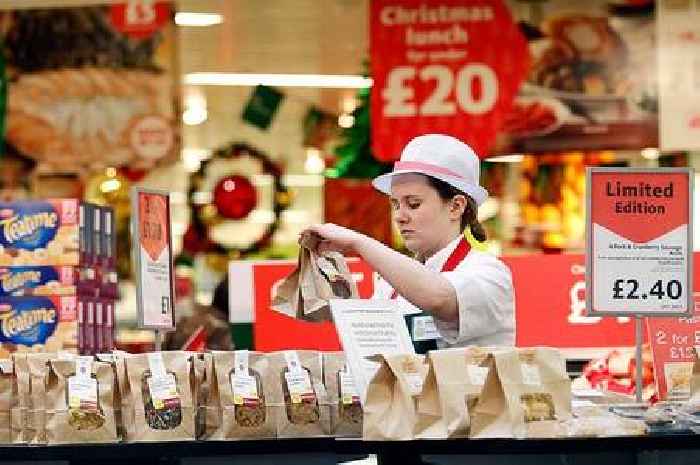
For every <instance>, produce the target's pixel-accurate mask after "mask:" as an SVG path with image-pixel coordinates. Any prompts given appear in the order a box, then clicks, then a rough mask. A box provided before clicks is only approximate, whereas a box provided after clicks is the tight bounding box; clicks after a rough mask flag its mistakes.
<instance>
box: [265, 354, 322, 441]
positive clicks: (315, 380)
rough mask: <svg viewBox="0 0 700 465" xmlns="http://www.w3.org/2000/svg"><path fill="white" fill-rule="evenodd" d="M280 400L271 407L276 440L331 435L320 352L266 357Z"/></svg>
mask: <svg viewBox="0 0 700 465" xmlns="http://www.w3.org/2000/svg"><path fill="white" fill-rule="evenodd" d="M268 358H269V361H270V365H271V369H272V372H273V375H274V376H275V377H276V379H277V384H278V385H279V386H281V392H282V397H281V398H280V399H275V402H274V403H271V406H272V407H275V408H274V410H275V411H278V413H276V414H275V415H274V417H275V419H276V420H277V427H276V431H277V437H278V438H298V437H317V436H328V435H330V429H331V424H330V411H329V406H328V393H327V392H326V388H325V386H324V385H323V360H322V354H321V352H316V351H313V350H285V351H281V352H274V353H272V354H269V355H268Z"/></svg>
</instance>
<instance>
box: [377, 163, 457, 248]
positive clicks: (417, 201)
mask: <svg viewBox="0 0 700 465" xmlns="http://www.w3.org/2000/svg"><path fill="white" fill-rule="evenodd" d="M390 198H391V209H392V212H393V217H394V221H396V225H397V226H398V229H399V232H400V233H401V237H402V238H403V240H404V243H405V244H406V248H408V250H410V251H411V252H413V253H415V254H417V255H419V256H422V257H430V256H431V255H433V254H434V253H435V252H437V251H438V250H440V249H442V248H444V247H445V246H447V244H449V243H450V242H451V241H452V240H453V239H454V237H455V235H456V234H458V233H459V224H460V223H459V221H460V216H461V214H460V212H456V213H455V211H454V209H453V208H452V205H451V202H450V201H445V200H443V199H442V198H440V195H439V194H438V192H437V191H436V190H435V189H434V188H433V187H432V186H431V185H430V184H429V183H428V180H427V178H426V177H425V176H423V175H421V174H401V175H398V176H395V177H394V178H393V179H392V183H391V196H390Z"/></svg>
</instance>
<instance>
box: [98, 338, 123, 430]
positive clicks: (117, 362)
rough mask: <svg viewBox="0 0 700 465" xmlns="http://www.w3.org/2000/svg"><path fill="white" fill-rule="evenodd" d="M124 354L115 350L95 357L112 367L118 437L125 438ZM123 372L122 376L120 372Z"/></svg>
mask: <svg viewBox="0 0 700 465" xmlns="http://www.w3.org/2000/svg"><path fill="white" fill-rule="evenodd" d="M124 354H125V352H121V351H115V352H114V353H111V354H97V355H96V356H95V358H96V359H97V360H98V361H100V362H103V363H106V364H108V365H109V366H110V367H111V369H112V377H113V379H114V386H113V388H112V393H113V394H114V402H113V404H114V405H113V409H114V423H115V424H116V428H117V437H118V438H119V439H123V438H124V437H125V436H126V433H125V432H124V419H123V417H122V395H121V393H122V389H123V385H124V382H125V379H126V368H125V365H124ZM120 371H121V373H122V376H121V378H120V376H119V373H120Z"/></svg>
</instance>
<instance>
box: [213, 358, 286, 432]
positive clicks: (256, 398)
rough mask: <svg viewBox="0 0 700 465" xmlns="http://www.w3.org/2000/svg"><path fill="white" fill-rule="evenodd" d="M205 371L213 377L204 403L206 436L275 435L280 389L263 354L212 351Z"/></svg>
mask: <svg viewBox="0 0 700 465" xmlns="http://www.w3.org/2000/svg"><path fill="white" fill-rule="evenodd" d="M207 373H208V376H211V378H212V381H211V392H210V395H209V400H208V403H207V406H206V407H205V409H206V419H207V420H206V426H207V433H206V437H207V439H215V440H226V439H254V438H258V439H262V438H273V437H275V427H276V416H277V415H279V414H280V413H281V403H282V390H281V386H280V384H279V382H278V377H277V376H276V372H275V371H274V370H272V367H271V365H270V362H269V360H268V357H267V356H266V355H265V354H263V353H260V352H249V351H246V350H237V351H235V352H218V351H217V352H213V353H212V360H211V362H210V363H209V364H208V365H207ZM274 404H276V406H274Z"/></svg>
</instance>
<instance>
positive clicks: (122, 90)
mask: <svg viewBox="0 0 700 465" xmlns="http://www.w3.org/2000/svg"><path fill="white" fill-rule="evenodd" d="M2 3H3V5H0V25H1V26H0V49H1V52H2V55H3V56H4V59H5V65H6V67H7V75H8V77H9V80H8V89H7V119H6V121H5V123H6V126H5V129H6V143H7V144H8V145H10V146H12V147H13V148H14V149H16V150H17V151H18V152H19V153H21V154H22V155H24V156H26V157H28V158H30V159H33V160H35V161H36V162H37V163H38V164H39V165H40V166H41V167H42V169H45V170H46V171H47V172H62V173H66V172H68V173H72V172H78V173H80V172H89V171H92V170H94V169H99V167H105V166H114V167H122V166H128V167H130V168H133V169H149V168H152V167H154V166H155V165H156V164H160V163H164V162H173V161H175V160H177V157H179V154H180V151H179V148H178V143H179V139H180V138H179V136H178V134H177V132H178V131H179V126H180V124H179V113H180V112H179V109H178V100H179V94H180V86H179V84H180V75H179V73H178V72H177V66H176V64H177V57H178V50H177V40H176V26H175V22H174V16H175V14H174V13H175V5H174V3H173V2H169V1H158V0H121V1H116V2H109V3H108V2H103V3H105V4H103V5H100V4H95V3H96V2H92V3H93V4H92V5H85V6H70V7H53V8H29V7H28V8H26V9H24V8H21V7H17V5H18V4H19V2H9V3H8V2H2ZM24 3H25V4H26V3H27V2H24ZM44 3H47V2H44ZM48 3H51V2H48ZM54 3H56V2H54ZM62 3H74V4H75V3H79V2H62ZM12 4H14V6H15V8H13V7H12ZM35 5H38V4H37V3H35Z"/></svg>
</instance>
